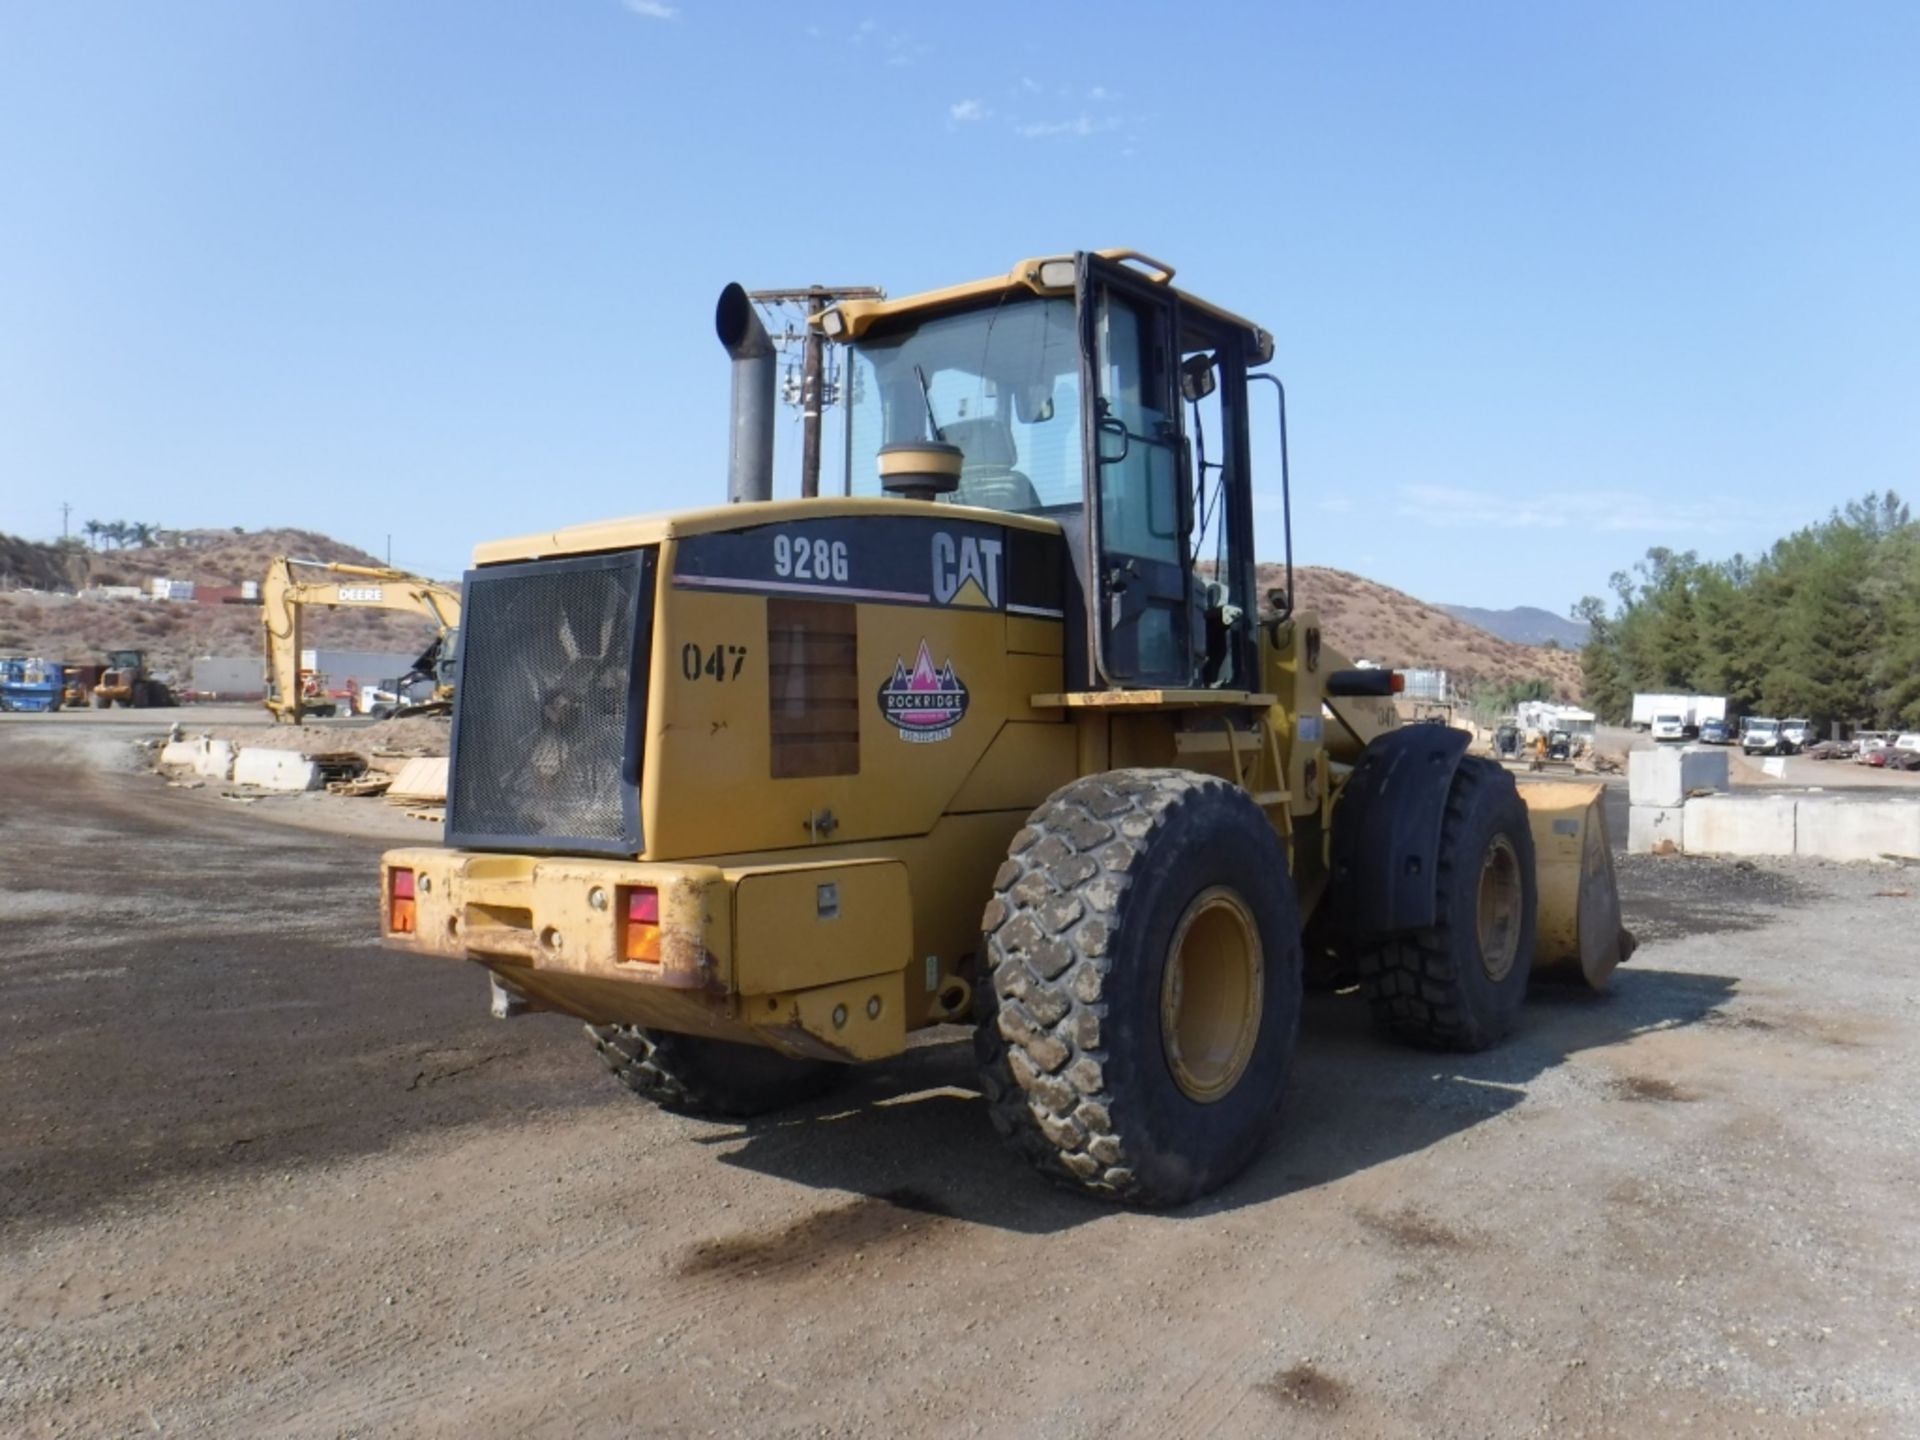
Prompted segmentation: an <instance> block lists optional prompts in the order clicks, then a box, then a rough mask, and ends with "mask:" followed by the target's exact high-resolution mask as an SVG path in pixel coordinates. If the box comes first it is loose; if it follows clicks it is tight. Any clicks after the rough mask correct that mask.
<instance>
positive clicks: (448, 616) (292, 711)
mask: <svg viewBox="0 0 1920 1440" xmlns="http://www.w3.org/2000/svg"><path fill="white" fill-rule="evenodd" d="M311 605H325V606H327V607H328V608H329V609H333V608H338V607H342V606H344V607H346V608H348V609H352V610H401V611H406V612H409V613H411V614H415V615H421V616H424V617H425V618H426V619H428V620H430V621H432V622H433V625H434V629H435V634H434V638H433V643H432V644H431V645H429V646H428V647H427V650H426V653H425V654H423V655H422V656H421V657H420V658H419V659H418V660H416V661H415V662H414V673H415V674H416V675H420V676H423V677H426V678H430V679H432V680H433V682H434V691H433V698H432V699H431V700H427V701H423V702H421V703H420V704H418V705H403V706H401V707H400V709H399V711H397V712H396V713H399V714H411V715H426V714H442V715H444V714H446V713H447V710H448V709H449V707H451V705H452V704H453V694H454V684H453V675H454V668H455V667H454V664H453V660H454V651H455V648H456V642H457V638H458V635H459V630H460V592H459V590H457V589H455V588H454V587H452V586H450V585H442V584H441V583H440V582H439V581H437V580H428V579H425V578H424V577H422V576H419V575H409V574H408V573H407V572H406V571H404V570H389V569H387V568H385V567H384V566H378V565H349V564H345V563H342V562H339V561H331V560H298V559H294V558H292V557H290V556H286V555H280V556H276V557H275V558H274V559H273V560H272V561H271V562H270V563H269V564H268V566H267V574H266V578H265V579H264V580H262V581H261V583H260V623H261V625H262V626H263V627H264V628H265V631H266V651H267V699H266V706H267V709H268V710H270V711H272V712H273V717H274V719H276V720H281V721H286V722H288V723H290V724H294V725H298V724H300V723H301V722H302V721H304V720H305V719H306V717H307V716H309V715H316V716H326V715H331V714H333V713H334V710H335V705H334V702H333V701H332V700H330V699H327V698H326V697H325V696H321V695H310V694H309V693H308V684H307V682H308V680H309V678H310V677H309V676H308V675H307V674H306V673H305V672H303V671H302V670H301V668H300V631H301V624H300V616H301V612H302V611H303V610H305V609H306V608H307V607H308V606H311Z"/></svg>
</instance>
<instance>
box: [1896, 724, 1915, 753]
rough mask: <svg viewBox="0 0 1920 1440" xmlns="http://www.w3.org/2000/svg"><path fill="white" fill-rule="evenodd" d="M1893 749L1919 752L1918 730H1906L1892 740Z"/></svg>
mask: <svg viewBox="0 0 1920 1440" xmlns="http://www.w3.org/2000/svg"><path fill="white" fill-rule="evenodd" d="M1893 748H1894V749H1895V750H1907V751H1913V752H1916V753H1920V730H1908V731H1906V732H1905V733H1904V734H1902V735H1901V736H1900V737H1899V738H1898V739H1896V740H1895V741H1894V742H1893Z"/></svg>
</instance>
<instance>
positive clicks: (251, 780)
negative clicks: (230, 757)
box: [233, 745, 320, 790]
mask: <svg viewBox="0 0 1920 1440" xmlns="http://www.w3.org/2000/svg"><path fill="white" fill-rule="evenodd" d="M233 783H234V784H236V785H253V786H257V787H258V788H259V789H262V790H318V789H319V788H320V767H319V766H317V765H315V764H314V763H313V761H311V760H309V759H308V758H307V757H306V756H304V755H302V754H301V753H300V752H299V751H298V750H263V749H256V748H255V747H253V746H251V745H249V746H248V747H247V748H246V749H244V750H242V751H241V752H240V754H239V757H238V758H237V759H235V761H234V762H233Z"/></svg>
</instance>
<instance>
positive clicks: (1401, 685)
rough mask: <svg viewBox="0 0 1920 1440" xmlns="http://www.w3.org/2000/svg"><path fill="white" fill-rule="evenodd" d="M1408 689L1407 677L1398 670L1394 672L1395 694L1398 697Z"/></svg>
mask: <svg viewBox="0 0 1920 1440" xmlns="http://www.w3.org/2000/svg"><path fill="white" fill-rule="evenodd" d="M1406 688H1407V677H1406V676H1404V675H1402V674H1401V673H1400V672H1399V671H1398V670H1396V671H1394V672H1393V693H1394V694H1396V695H1398V694H1399V693H1400V692H1401V691H1403V690H1405V689H1406Z"/></svg>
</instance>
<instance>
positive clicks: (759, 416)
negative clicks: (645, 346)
mask: <svg viewBox="0 0 1920 1440" xmlns="http://www.w3.org/2000/svg"><path fill="white" fill-rule="evenodd" d="M713 328H714V331H715V333H716V334H718V335H719V337H720V343H721V344H722V345H724V346H725V347H726V350H727V354H729V355H731V356H732V357H733V408H732V412H731V414H730V416H729V421H728V424H729V429H730V432H731V434H730V438H729V440H728V444H727V503H728V504H730V505H737V504H739V503H740V502H741V501H743V500H771V499H772V498H773V405H774V385H775V383H776V381H777V379H778V376H777V374H776V366H775V363H774V353H773V341H772V340H771V339H769V338H768V336H767V327H766V326H764V325H762V324H761V323H760V317H759V316H758V315H757V314H755V313H754V309H753V301H752V300H750V299H748V298H747V292H746V290H745V289H744V288H742V287H741V286H740V285H737V284H735V285H729V286H727V288H726V289H724V290H722V291H721V292H720V303H719V304H718V305H717V306H715V307H714V312H713Z"/></svg>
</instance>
